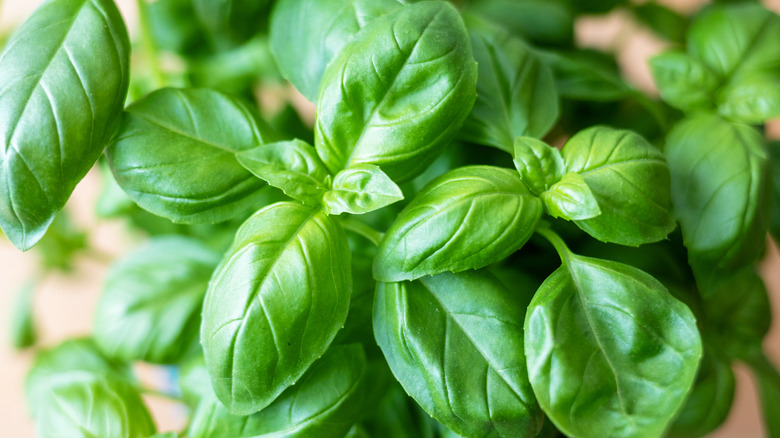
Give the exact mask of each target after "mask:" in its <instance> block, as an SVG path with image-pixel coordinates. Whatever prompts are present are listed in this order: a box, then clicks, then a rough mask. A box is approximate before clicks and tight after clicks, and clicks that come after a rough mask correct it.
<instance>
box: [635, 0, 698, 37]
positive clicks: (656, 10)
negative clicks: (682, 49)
mask: <svg viewBox="0 0 780 438" xmlns="http://www.w3.org/2000/svg"><path fill="white" fill-rule="evenodd" d="M632 10H633V12H634V17H635V18H636V19H637V20H638V21H639V22H640V23H642V24H644V25H645V26H647V27H649V28H650V29H651V30H652V31H653V32H655V33H656V34H657V35H659V36H661V37H663V38H665V39H667V40H669V41H670V42H673V43H680V44H682V43H684V42H685V33H686V31H687V30H688V26H689V25H690V23H689V20H688V18H687V17H685V16H683V15H680V13H678V12H676V11H674V10H673V9H670V8H667V7H665V6H663V5H660V4H658V3H657V2H655V1H649V2H647V3H644V4H641V5H636V6H634V7H633V9H632Z"/></svg>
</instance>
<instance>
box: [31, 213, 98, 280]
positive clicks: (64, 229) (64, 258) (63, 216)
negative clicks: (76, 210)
mask: <svg viewBox="0 0 780 438" xmlns="http://www.w3.org/2000/svg"><path fill="white" fill-rule="evenodd" d="M86 248H87V233H86V232H85V231H84V230H82V229H80V228H79V227H77V226H76V225H75V224H74V223H73V221H72V220H71V218H70V215H69V214H68V211H67V210H65V209H63V210H60V211H59V212H58V213H57V215H56V216H55V217H54V220H53V221H52V223H51V226H49V229H48V230H46V234H45V235H44V236H43V238H42V239H41V240H40V241H39V242H38V246H37V247H36V253H37V254H38V255H39V256H40V263H41V267H42V268H44V269H46V270H49V269H51V270H54V269H57V270H60V271H64V272H71V271H73V270H74V269H75V261H76V258H77V256H78V253H79V252H80V251H82V250H84V249H86Z"/></svg>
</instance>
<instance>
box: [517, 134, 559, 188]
mask: <svg viewBox="0 0 780 438" xmlns="http://www.w3.org/2000/svg"><path fill="white" fill-rule="evenodd" d="M514 163H515V167H516V168H517V171H518V172H520V179H521V180H523V184H525V186H526V187H528V190H530V191H531V192H532V193H533V194H534V195H540V194H541V193H542V192H544V191H545V190H547V189H549V188H550V187H552V185H553V184H555V183H556V182H558V181H560V179H561V178H562V177H563V174H564V173H566V166H565V165H564V163H563V157H561V151H559V150H558V149H556V148H554V147H552V146H549V145H548V144H547V143H545V142H543V141H541V140H537V139H535V138H531V137H518V138H516V139H515V148H514Z"/></svg>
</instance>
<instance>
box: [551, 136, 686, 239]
mask: <svg viewBox="0 0 780 438" xmlns="http://www.w3.org/2000/svg"><path fill="white" fill-rule="evenodd" d="M561 153H562V155H563V160H564V162H565V163H566V171H567V172H576V173H578V174H580V175H581V176H583V177H584V178H585V182H586V183H587V185H588V187H590V190H591V191H592V192H593V195H594V196H595V197H596V200H597V201H598V206H599V207H600V208H601V214H600V215H599V216H596V217H594V218H592V219H585V220H578V221H576V223H577V226H579V227H580V228H581V229H582V230H583V231H585V232H587V233H588V234H590V235H591V236H593V237H595V238H596V239H599V240H601V241H603V242H612V243H619V244H621V245H630V246H639V245H641V244H644V243H650V242H657V241H659V240H661V239H664V238H665V237H666V236H667V235H668V234H669V233H670V232H671V231H672V230H673V229H674V227H675V223H674V219H673V217H672V211H671V210H672V202H671V195H670V193H669V168H668V167H667V165H666V160H664V156H663V154H662V153H661V152H660V151H659V150H658V149H656V148H654V147H653V146H652V145H651V144H650V143H648V142H647V140H645V139H644V138H642V137H641V136H640V135H638V134H635V133H633V132H631V131H624V130H618V129H611V128H607V127H603V126H599V127H594V128H590V129H586V130H584V131H580V132H579V133H577V135H575V136H574V137H572V138H571V139H570V140H569V141H568V142H566V145H564V147H563V150H562V151H561Z"/></svg>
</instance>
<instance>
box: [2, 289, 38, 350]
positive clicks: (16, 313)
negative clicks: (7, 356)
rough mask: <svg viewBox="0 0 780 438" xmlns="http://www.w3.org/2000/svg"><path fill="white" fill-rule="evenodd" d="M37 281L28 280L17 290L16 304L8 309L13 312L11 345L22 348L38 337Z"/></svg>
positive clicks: (11, 316) (32, 343)
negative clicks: (34, 310) (35, 312)
mask: <svg viewBox="0 0 780 438" xmlns="http://www.w3.org/2000/svg"><path fill="white" fill-rule="evenodd" d="M36 286H37V285H36V284H35V282H32V281H28V282H27V283H25V284H23V285H22V287H21V288H20V289H19V291H18V292H17V297H16V304H15V305H14V306H11V307H10V308H9V309H8V310H10V311H12V312H13V313H12V314H11V315H9V316H10V320H11V345H13V347H14V348H16V349H18V350H21V349H23V348H27V347H31V346H32V345H34V344H35V342H36V340H37V339H38V333H37V331H36V329H35V316H34V314H33V305H34V303H35V288H36Z"/></svg>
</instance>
